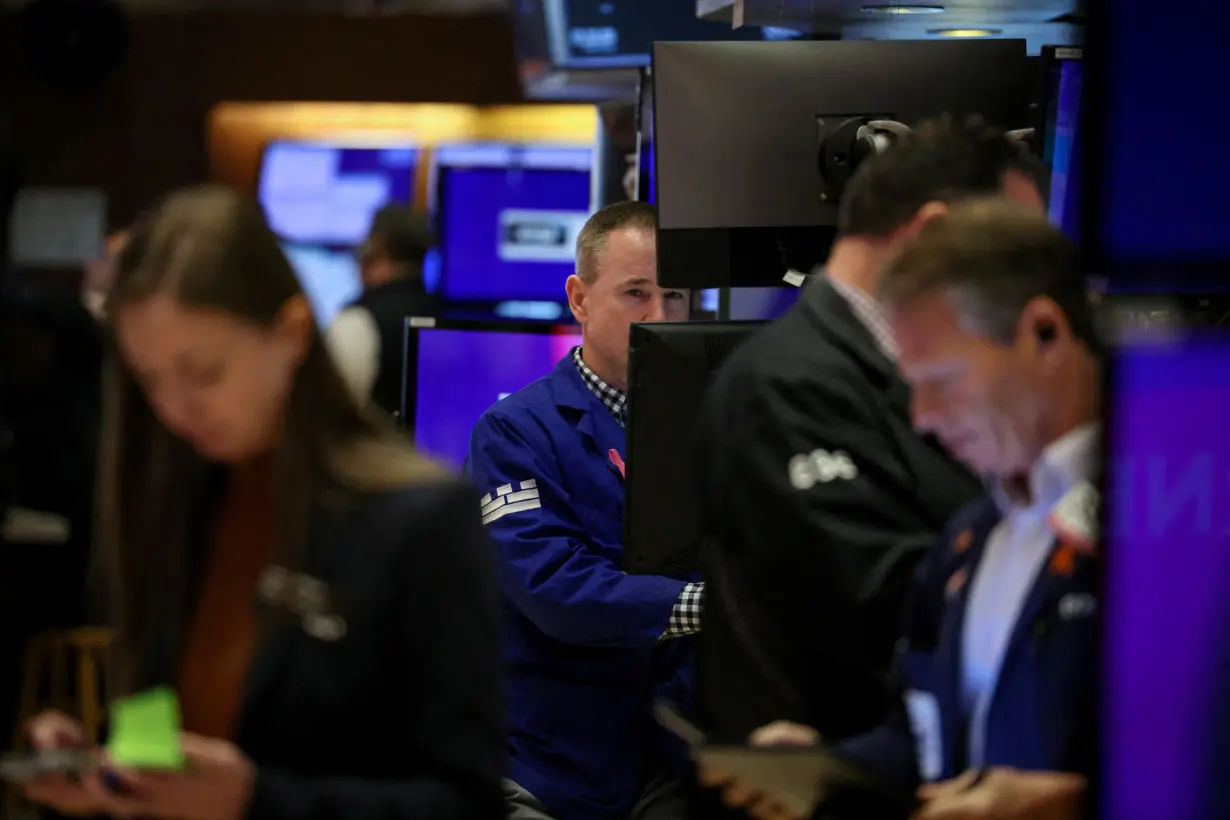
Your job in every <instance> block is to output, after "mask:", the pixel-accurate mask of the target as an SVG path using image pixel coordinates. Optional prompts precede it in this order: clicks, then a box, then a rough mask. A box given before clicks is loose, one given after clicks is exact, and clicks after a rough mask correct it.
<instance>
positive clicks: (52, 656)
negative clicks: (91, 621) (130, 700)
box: [13, 627, 114, 749]
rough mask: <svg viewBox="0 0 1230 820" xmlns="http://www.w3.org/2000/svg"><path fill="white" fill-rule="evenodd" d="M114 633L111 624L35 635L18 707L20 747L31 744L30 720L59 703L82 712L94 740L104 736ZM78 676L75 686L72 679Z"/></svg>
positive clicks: (78, 713)
mask: <svg viewBox="0 0 1230 820" xmlns="http://www.w3.org/2000/svg"><path fill="white" fill-rule="evenodd" d="M113 639H114V633H113V632H112V631H111V630H110V629H106V628H104V627H82V628H80V629H67V630H62V631H55V632H47V633H44V634H42V635H38V636H36V637H35V638H34V639H32V640H31V641H30V646H29V648H28V649H27V650H26V658H25V662H24V663H23V664H22V685H21V707H20V710H19V711H18V713H17V728H16V733H15V737H14V738H13V748H14V749H21V748H24V747H25V745H26V738H25V732H26V724H27V723H29V721H30V719H31V718H33V717H34V716H35V715H37V714H38V713H39V712H43V711H45V710H47V709H58V710H59V711H61V712H64V713H65V714H68V715H72V716H74V717H76V718H79V719H80V720H81V725H82V727H83V728H84V729H85V735H86V739H87V740H89V741H90V742H91V743H96V742H98V733H99V729H100V727H101V725H102V713H103V709H102V704H103V703H104V700H103V697H104V694H105V693H104V689H105V687H106V677H107V676H106V668H107V653H108V651H109V650H110V648H111V642H112V640H113ZM74 666H75V669H74V668H73V667H74ZM70 670H71V671H70ZM74 672H75V675H74V674H73V673H74ZM73 678H75V683H76V686H75V687H74V686H73V685H72V684H73V682H74V681H73ZM44 681H46V682H47V690H46V695H45V696H44V694H43V690H42V684H43V682H44ZM74 688H75V689H76V692H75V695H76V697H75V698H74V697H73V689H74Z"/></svg>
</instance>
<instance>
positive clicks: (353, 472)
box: [27, 187, 504, 820]
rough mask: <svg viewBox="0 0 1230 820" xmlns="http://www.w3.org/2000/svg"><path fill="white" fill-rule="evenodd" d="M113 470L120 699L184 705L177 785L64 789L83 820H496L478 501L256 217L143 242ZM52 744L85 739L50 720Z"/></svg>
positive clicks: (184, 199) (114, 363) (157, 224)
mask: <svg viewBox="0 0 1230 820" xmlns="http://www.w3.org/2000/svg"><path fill="white" fill-rule="evenodd" d="M107 314H108V316H109V318H110V320H111V321H112V324H113V327H114V332H115V340H114V350H113V351H112V357H111V358H112V360H111V363H110V372H109V374H108V377H109V382H108V384H107V387H106V391H107V407H106V414H105V419H106V422H105V430H104V437H103V441H104V445H103V459H102V467H101V474H100V484H101V489H100V497H99V503H100V510H99V516H100V535H99V539H100V542H101V546H102V547H103V548H104V549H105V552H106V555H107V557H108V559H109V567H110V580H111V589H112V592H113V595H112V606H113V610H112V613H111V614H112V617H113V622H114V625H115V628H116V630H117V636H118V646H117V647H116V649H117V652H116V653H115V660H114V666H113V667H112V673H113V676H114V682H115V684H116V687H117V690H118V691H117V693H118V694H121V695H123V694H128V693H135V692H140V691H143V690H146V689H147V688H150V687H152V686H156V685H160V684H169V685H172V686H174V687H175V688H176V690H177V692H178V695H179V700H180V707H181V710H182V720H183V727H184V730H185V734H184V736H183V746H184V752H185V755H186V757H187V762H188V765H187V767H186V768H185V769H184V771H182V772H170V773H168V772H150V771H133V770H125V769H122V768H121V769H115V768H107V769H106V770H105V773H106V775H107V776H106V777H101V776H93V775H92V776H87V777H84V778H81V779H80V780H78V781H70V780H69V779H67V778H60V777H56V778H44V779H41V780H38V781H36V782H34V783H32V784H30V785H29V787H28V788H27V795H28V797H29V798H30V799H31V800H33V801H34V802H36V803H40V804H44V805H47V806H50V807H51V808H54V809H57V810H59V811H61V812H64V813H70V814H95V813H107V814H112V815H120V816H128V817H146V818H175V820H233V819H234V818H239V817H244V816H249V817H254V818H260V817H276V818H309V817H311V818H317V817H354V818H377V817H378V818H382V820H383V818H432V819H433V820H435V818H492V819H493V820H494V818H497V817H501V816H502V813H503V801H502V793H501V787H500V778H501V775H502V774H503V768H504V766H503V763H504V760H503V747H504V728H503V721H502V706H503V704H502V692H501V685H500V673H499V668H500V667H499V664H500V659H499V649H500V647H499V637H498V626H497V606H498V603H497V600H498V599H497V591H496V587H495V585H494V583H493V578H492V574H491V571H490V570H491V568H490V567H489V565H488V560H489V556H490V548H489V545H488V544H487V542H486V541H485V536H484V534H483V532H482V529H481V525H480V523H479V516H478V504H477V501H478V499H477V497H476V495H475V494H474V493H473V492H472V491H470V490H469V489H468V488H467V487H466V486H464V485H463V484H462V483H460V481H459V480H456V479H453V478H451V477H449V476H448V475H447V474H446V473H444V472H443V471H442V470H441V469H439V468H437V467H436V466H435V465H434V464H432V463H430V462H428V461H427V460H425V459H423V458H420V457H419V456H417V455H416V454H415V453H414V452H413V451H412V450H411V449H410V448H409V446H408V445H407V444H405V443H404V439H403V438H402V437H400V436H399V435H397V434H396V433H394V432H393V431H392V430H391V429H389V428H387V427H386V426H385V425H384V424H382V423H381V422H379V421H377V420H373V419H372V418H369V416H367V415H366V414H365V413H364V411H361V410H360V409H359V408H358V406H357V405H356V403H355V402H354V400H353V399H352V398H351V396H350V394H349V393H348V391H347V389H346V387H345V385H344V384H343V381H342V379H341V377H340V376H339V375H338V373H337V370H336V368H335V366H334V364H333V362H332V359H331V358H330V357H329V355H328V354H327V352H326V350H325V348H324V346H323V344H322V343H321V340H320V338H319V336H318V334H317V330H316V325H315V322H314V321H313V318H312V313H311V310H310V308H309V305H308V302H307V300H306V299H305V297H304V295H303V293H302V292H301V291H300V289H299V285H298V284H297V281H296V278H295V275H294V273H293V272H292V270H291V268H290V265H289V264H288V262H287V260H286V258H285V257H284V256H283V255H282V252H281V250H280V249H279V247H278V243H277V241H276V239H275V237H274V235H273V234H272V233H271V232H270V231H269V229H268V227H267V226H266V225H265V222H264V220H263V218H262V216H261V213H260V211H259V210H258V209H257V207H256V206H255V205H254V204H253V203H251V202H249V201H248V200H246V199H244V198H242V197H240V196H239V195H238V194H235V193H233V192H230V191H227V190H226V189H222V188H217V187H203V188H196V189H191V190H187V191H183V192H181V193H178V194H176V195H174V196H172V197H171V198H170V199H169V200H167V201H166V202H165V203H164V204H163V205H162V206H161V207H160V208H158V209H157V210H156V211H155V212H154V213H153V214H151V215H150V216H149V217H147V218H146V219H144V220H143V221H142V222H141V223H139V224H138V225H137V226H135V227H134V229H133V230H132V232H131V235H130V236H129V239H128V242H127V245H126V246H125V248H124V249H123V251H122V253H121V254H120V256H119V258H118V260H117V265H116V270H115V279H114V283H113V288H112V291H111V294H110V297H109V302H108V305H107ZM31 738H32V741H33V742H34V744H35V746H36V747H37V748H42V749H47V748H63V747H65V746H80V745H84V743H85V742H86V739H85V738H84V737H83V734H82V731H81V729H80V727H79V726H78V725H76V724H75V723H73V722H72V721H70V720H69V719H67V718H66V717H64V716H63V715H58V714H45V715H42V716H40V717H38V718H36V719H35V720H34V722H33V724H32V726H31Z"/></svg>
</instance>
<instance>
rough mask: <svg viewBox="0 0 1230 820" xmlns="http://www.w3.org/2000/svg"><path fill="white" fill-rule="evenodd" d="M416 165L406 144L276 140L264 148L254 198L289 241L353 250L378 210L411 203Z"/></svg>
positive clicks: (413, 153) (414, 155) (276, 230)
mask: <svg viewBox="0 0 1230 820" xmlns="http://www.w3.org/2000/svg"><path fill="white" fill-rule="evenodd" d="M417 163H418V150H417V149H416V148H415V147H413V146H410V145H397V146H388V147H378V148H377V147H353V146H347V145H340V144H333V143H327V142H294V141H280V140H279V141H274V142H270V143H269V144H268V145H266V146H265V152H264V156H263V159H262V161H261V170H260V178H259V180H258V182H257V198H258V200H259V202H260V204H261V207H262V208H263V209H264V211H265V218H266V219H267V220H268V222H269V227H270V228H272V229H273V232H274V233H276V234H277V235H278V236H280V237H281V238H282V239H284V240H286V241H287V242H295V243H299V244H305V245H326V246H335V247H343V248H353V247H354V246H355V245H358V244H359V243H360V242H362V241H363V240H364V239H366V238H367V231H368V228H369V227H371V221H372V216H373V215H374V214H375V212H376V211H377V210H379V209H380V208H381V207H383V206H385V205H389V204H401V205H409V204H412V203H413V201H414V179H415V173H416V168H417Z"/></svg>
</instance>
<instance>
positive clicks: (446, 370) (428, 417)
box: [407, 325, 581, 466]
mask: <svg viewBox="0 0 1230 820" xmlns="http://www.w3.org/2000/svg"><path fill="white" fill-rule="evenodd" d="M498 327H499V326H495V327H490V329H471V328H447V327H436V328H423V329H419V330H417V331H412V332H414V333H417V335H418V339H417V345H418V355H417V365H416V368H415V372H414V373H413V374H412V376H413V378H414V391H413V398H412V399H411V401H412V402H413V413H412V417H411V418H409V419H407V422H408V424H409V425H410V427H411V429H413V430H414V441H415V445H416V446H417V447H418V448H419V449H420V450H422V451H423V452H425V453H428V454H430V455H432V456H435V457H436V458H439V459H442V460H444V461H446V462H450V463H452V464H453V465H455V466H460V465H461V464H462V463H463V462H464V461H465V458H466V453H467V451H468V450H469V447H470V432H471V431H472V430H473V429H474V425H475V424H476V423H477V422H478V419H479V417H480V416H482V414H483V413H484V412H485V411H486V410H487V408H488V407H490V406H491V405H493V404H495V403H496V402H497V401H499V400H501V399H503V398H504V397H505V396H507V395H508V394H510V393H514V392H516V391H518V390H520V389H521V388H523V387H525V386H526V385H527V384H529V383H530V382H533V381H535V380H536V379H539V378H542V377H543V376H545V375H547V374H548V373H550V372H551V370H552V368H554V367H555V365H556V363H557V362H559V360H560V359H562V358H564V357H565V356H567V355H568V353H569V351H571V350H572V348H573V347H575V346H577V345H579V344H580V343H581V335H580V330H579V329H578V328H576V327H575V326H573V327H559V326H553V325H544V326H540V327H537V328H532V329H530V328H525V329H509V330H503V329H498ZM411 344H414V342H413V341H412V342H411ZM458 374H461V376H459V375H458Z"/></svg>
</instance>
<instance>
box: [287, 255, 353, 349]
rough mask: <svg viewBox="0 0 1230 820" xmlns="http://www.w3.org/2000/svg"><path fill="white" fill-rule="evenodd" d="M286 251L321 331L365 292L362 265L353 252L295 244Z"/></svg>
mask: <svg viewBox="0 0 1230 820" xmlns="http://www.w3.org/2000/svg"><path fill="white" fill-rule="evenodd" d="M282 250H283V252H284V253H285V254H286V258H287V259H289V260H290V266H291V267H292V268H294V271H295V275H296V276H297V277H299V286H300V287H301V288H303V292H304V293H305V294H307V298H308V302H310V303H311V305H312V313H313V314H314V315H315V316H316V324H317V325H319V326H320V327H321V328H327V327H328V326H329V325H330V324H332V323H333V319H334V317H336V316H337V314H338V312H339V311H341V310H342V308H344V307H346V306H347V305H349V304H350V303H351V302H353V301H354V300H355V299H357V298H359V294H360V293H362V291H363V285H362V283H361V282H360V280H359V263H358V261H357V260H356V259H355V257H354V254H353V253H352V252H350V251H348V250H337V249H330V248H325V247H320V246H317V245H296V244H293V243H286V244H283V246H282Z"/></svg>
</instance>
